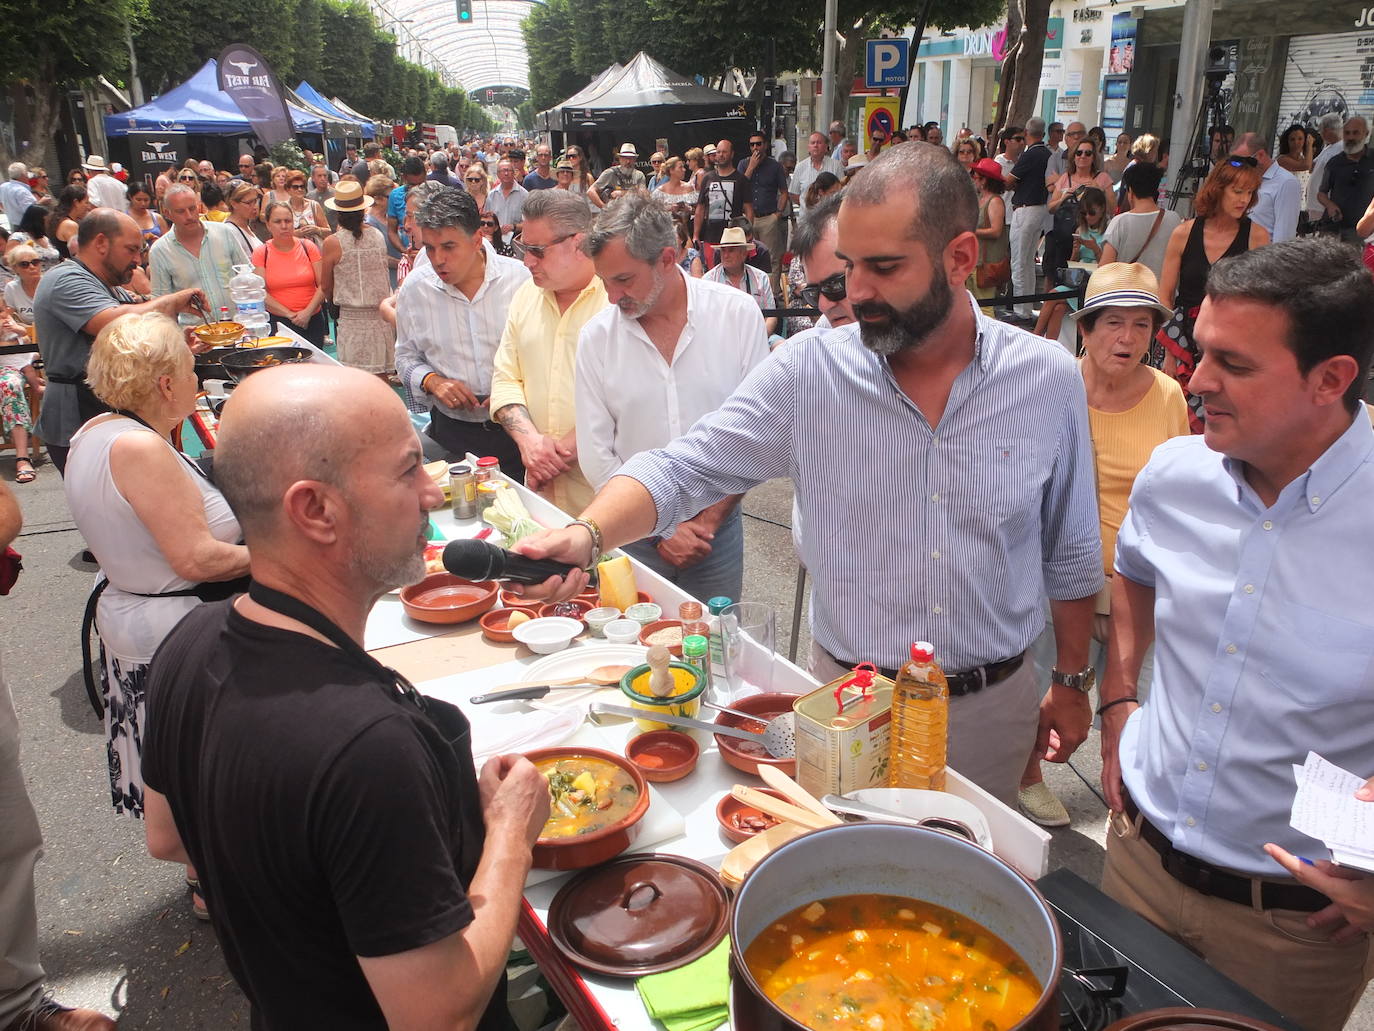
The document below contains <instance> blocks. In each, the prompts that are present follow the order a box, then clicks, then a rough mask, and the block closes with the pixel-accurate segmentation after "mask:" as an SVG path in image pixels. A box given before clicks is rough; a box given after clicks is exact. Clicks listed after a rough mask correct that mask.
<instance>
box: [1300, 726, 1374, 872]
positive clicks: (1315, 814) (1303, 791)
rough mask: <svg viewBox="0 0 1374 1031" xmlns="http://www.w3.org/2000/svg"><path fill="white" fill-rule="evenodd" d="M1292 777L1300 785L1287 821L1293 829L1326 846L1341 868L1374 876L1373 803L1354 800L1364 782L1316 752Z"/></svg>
mask: <svg viewBox="0 0 1374 1031" xmlns="http://www.w3.org/2000/svg"><path fill="white" fill-rule="evenodd" d="M1293 775H1294V777H1295V778H1296V779H1297V782H1298V790H1297V793H1296V794H1295V795H1294V796H1293V811H1292V813H1291V815H1290V816H1289V821H1288V822H1289V823H1290V824H1291V825H1292V827H1293V829H1294V830H1297V831H1301V832H1302V833H1303V834H1308V835H1311V836H1312V837H1314V838H1318V839H1320V840H1321V841H1322V842H1324V843H1325V845H1326V847H1327V848H1329V849H1330V850H1331V858H1332V859H1334V860H1335V861H1336V862H1337V863H1340V864H1341V865H1342V866H1352V867H1357V868H1359V869H1361V870H1367V871H1369V872H1371V873H1374V802H1362V801H1360V800H1359V799H1358V798H1356V797H1355V792H1356V790H1358V788H1359V787H1360V785H1361V784H1363V783H1364V780H1363V778H1360V777H1357V776H1355V775H1354V774H1353V773H1350V772H1349V771H1347V770H1343V769H1341V768H1340V767H1339V766H1335V765H1333V764H1331V763H1329V762H1327V761H1326V760H1325V759H1323V758H1322V757H1321V756H1320V755H1318V754H1317V753H1316V752H1308V753H1307V761H1306V762H1305V763H1303V765H1302V766H1294V767H1293Z"/></svg>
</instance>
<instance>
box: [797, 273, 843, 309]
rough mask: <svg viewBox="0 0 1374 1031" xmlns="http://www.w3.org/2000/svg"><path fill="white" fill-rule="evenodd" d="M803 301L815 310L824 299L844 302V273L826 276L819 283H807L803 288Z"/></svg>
mask: <svg viewBox="0 0 1374 1031" xmlns="http://www.w3.org/2000/svg"><path fill="white" fill-rule="evenodd" d="M801 296H802V300H803V301H805V302H806V303H807V305H808V306H810V307H812V308H814V307H816V306H817V303H818V302H819V301H820V299H821V298H822V297H824V298H825V299H826V300H827V301H843V300H844V298H845V285H844V273H843V272H836V273H835V274H834V275H833V276H826V277H825V278H824V279H822V280H821V281H820V282H819V283H807V284H806V285H805V286H804V287H802V288H801Z"/></svg>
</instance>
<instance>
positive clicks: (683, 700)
mask: <svg viewBox="0 0 1374 1031" xmlns="http://www.w3.org/2000/svg"><path fill="white" fill-rule="evenodd" d="M668 672H669V673H670V674H671V675H672V678H673V693H672V694H671V695H669V696H668V697H667V698H659V697H658V696H657V695H655V694H654V693H653V692H652V691H650V690H649V673H650V669H649V666H648V665H647V664H645V665H643V666H636V667H634V669H632V670H630V671H629V672H628V673H626V674H625V675H624V676H623V677H621V678H620V692H621V694H623V695H624V696H625V697H626V698H628V699H629V701H630V707H631V708H633V709H643V710H644V711H645V712H647V713H655V712H659V713H664V714H665V715H668V716H685V717H687V718H688V719H692V720H694V719H699V718H700V717H699V713H700V712H701V695H702V692H703V691H705V690H706V678H705V677H703V676H702V675H701V670H699V669H697V668H696V667H695V666H689V665H688V664H687V663H685V662H670V663H668ZM635 726H636V727H637V728H639V729H640V730H646V731H647V730H671V729H673V728H671V727H669V726H668V724H666V723H660V722H659V721H658V720H655V719H652V718H649V717H639V716H636V717H635Z"/></svg>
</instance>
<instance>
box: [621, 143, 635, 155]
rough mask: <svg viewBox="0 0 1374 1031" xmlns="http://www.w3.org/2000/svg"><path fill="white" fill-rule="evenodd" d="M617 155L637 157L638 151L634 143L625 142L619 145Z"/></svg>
mask: <svg viewBox="0 0 1374 1031" xmlns="http://www.w3.org/2000/svg"><path fill="white" fill-rule="evenodd" d="M619 156H620V157H623V158H637V157H639V151H637V150H635V145H634V144H633V143H625V144H622V145H621V147H620V154H619Z"/></svg>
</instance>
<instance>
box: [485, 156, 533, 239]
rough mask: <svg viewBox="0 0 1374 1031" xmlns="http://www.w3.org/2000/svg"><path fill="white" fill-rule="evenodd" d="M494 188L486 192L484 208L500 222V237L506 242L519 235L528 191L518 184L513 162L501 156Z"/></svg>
mask: <svg viewBox="0 0 1374 1031" xmlns="http://www.w3.org/2000/svg"><path fill="white" fill-rule="evenodd" d="M496 179H497V184H496V189H494V190H492V191H491V192H490V193H489V194H487V206H486V209H487V210H488V211H490V212H491V213H492V214H493V215H495V216H496V218H497V220H498V221H499V222H500V224H501V239H502V240H503V241H505V242H506V243H507V244H509V243H510V242H511V240H513V239H515V237H517V236H519V235H520V226H521V224H522V223H523V221H524V217H525V216H524V212H525V199H526V198H527V197H529V195H530V191H529V190H527V189H525V187H524V186H522V185H521V184H520V181H519V177H518V176H517V175H516V171H515V162H514V161H512V160H511V159H510V158H502V159H501V160H500V162H499V163H498V164H497V166H496Z"/></svg>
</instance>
